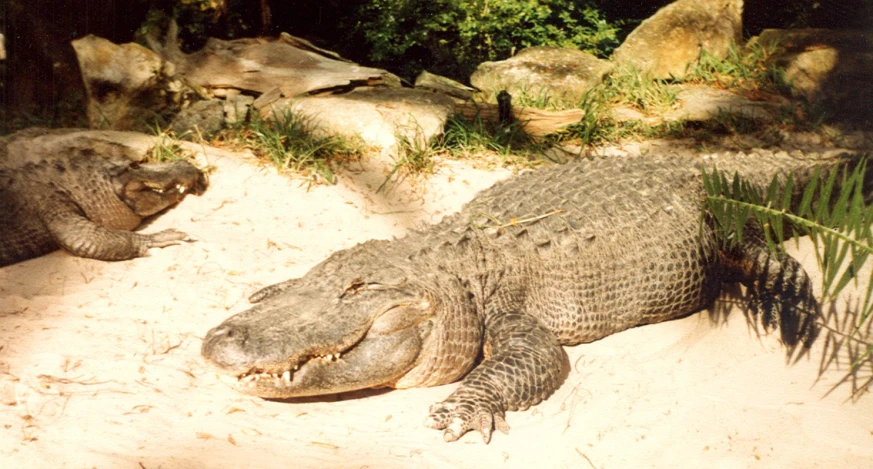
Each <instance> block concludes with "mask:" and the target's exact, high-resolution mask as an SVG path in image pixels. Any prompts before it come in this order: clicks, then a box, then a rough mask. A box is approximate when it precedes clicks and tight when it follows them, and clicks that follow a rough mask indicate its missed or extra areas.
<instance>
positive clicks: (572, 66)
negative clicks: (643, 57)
mask: <svg viewBox="0 0 873 469" xmlns="http://www.w3.org/2000/svg"><path fill="white" fill-rule="evenodd" d="M611 68H612V65H611V64H610V63H609V62H608V61H606V60H601V59H598V58H597V57H594V56H593V55H591V54H589V53H587V52H582V51H580V50H576V49H567V48H560V47H530V48H527V49H524V50H522V51H521V52H519V53H518V54H517V55H515V56H514V57H511V58H509V59H507V60H502V61H499V62H484V63H482V64H481V65H479V67H478V68H477V69H476V71H475V72H474V73H473V75H472V76H471V77H470V83H471V84H472V85H473V86H474V87H475V88H477V89H479V90H480V91H481V92H482V93H483V94H484V95H485V98H486V100H488V101H492V100H493V99H494V97H495V96H497V93H499V92H500V91H501V90H506V91H508V92H509V94H511V95H512V96H513V97H514V98H515V99H519V98H522V97H524V96H525V95H526V96H528V97H537V96H539V95H541V94H542V95H546V96H549V97H550V98H551V99H553V100H560V101H571V102H572V101H577V100H579V99H580V98H581V97H582V96H583V95H584V94H585V92H586V91H587V90H588V89H589V88H591V87H592V86H594V85H596V84H598V83H600V81H601V80H602V79H603V77H604V76H605V75H606V74H607V73H609V70H610V69H611Z"/></svg>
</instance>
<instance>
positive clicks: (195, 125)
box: [170, 99, 224, 138]
mask: <svg viewBox="0 0 873 469" xmlns="http://www.w3.org/2000/svg"><path fill="white" fill-rule="evenodd" d="M223 125H224V101H223V100H220V99H208V100H204V101H197V102H196V103H194V104H192V105H191V106H189V107H187V108H185V109H183V110H182V111H181V112H179V113H178V114H176V117H174V118H173V121H172V122H171V123H170V130H171V131H173V133H175V134H176V135H177V136H178V138H182V137H184V136H186V135H188V134H189V133H192V132H193V133H194V134H195V135H203V136H207V137H208V136H210V135H214V134H216V133H218V131H219V130H221V128H222V126H223Z"/></svg>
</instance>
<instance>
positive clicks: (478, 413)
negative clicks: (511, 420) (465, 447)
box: [424, 402, 509, 444]
mask: <svg viewBox="0 0 873 469" xmlns="http://www.w3.org/2000/svg"><path fill="white" fill-rule="evenodd" d="M424 425H425V426H426V427H428V428H434V429H437V430H445V431H444V432H443V439H444V440H445V441H457V440H458V439H460V438H461V437H462V436H464V434H465V433H467V432H468V431H470V430H476V431H478V432H479V433H481V434H482V441H484V442H485V443H486V444H488V443H490V442H491V434H492V433H493V432H494V429H495V428H496V429H497V430H500V431H501V432H503V433H509V424H507V423H506V418H505V416H504V414H503V412H499V411H491V410H488V409H486V408H484V406H478V405H476V404H474V403H463V404H457V403H450V402H442V403H439V404H434V405H432V406H431V407H430V415H429V416H428V417H427V419H426V420H425V422H424Z"/></svg>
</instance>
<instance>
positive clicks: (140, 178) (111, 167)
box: [0, 129, 206, 266]
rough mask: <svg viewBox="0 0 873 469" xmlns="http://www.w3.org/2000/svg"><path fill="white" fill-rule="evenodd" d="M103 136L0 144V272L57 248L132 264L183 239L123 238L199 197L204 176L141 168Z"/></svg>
mask: <svg viewBox="0 0 873 469" xmlns="http://www.w3.org/2000/svg"><path fill="white" fill-rule="evenodd" d="M116 133H117V134H122V133H120V132H116ZM108 135H109V132H104V133H102V134H101V133H99V132H89V131H81V130H75V129H62V130H51V131H50V130H46V129H27V130H24V131H21V132H18V133H15V134H12V135H10V136H7V137H4V138H2V139H0V240H2V242H0V266H5V265H9V264H14V263H16V262H20V261H23V260H26V259H30V258H34V257H38V256H41V255H43V254H47V253H49V252H52V251H55V250H57V249H60V248H63V249H64V250H66V251H68V252H70V253H71V254H73V255H76V256H81V257H89V258H93V259H101V260H124V259H132V258H134V257H140V256H143V255H145V254H146V252H147V251H148V249H149V248H157V247H164V246H168V245H171V244H177V243H178V242H179V241H182V240H184V239H186V238H187V235H186V234H185V233H182V232H180V231H177V230H174V229H168V230H164V231H160V232H157V233H152V234H141V233H134V232H132V231H131V230H133V229H134V228H136V227H137V226H139V225H140V224H141V222H142V221H143V219H144V218H145V217H149V216H151V215H154V214H156V213H158V212H161V211H162V210H164V209H166V208H167V207H170V206H172V205H175V204H176V203H178V202H179V201H181V200H182V198H184V197H185V195H186V194H188V193H194V194H198V195H199V194H201V193H202V192H203V191H204V190H205V188H206V178H205V176H204V174H203V173H202V172H201V171H200V170H198V169H197V168H196V167H195V166H194V165H192V164H191V163H188V162H186V161H183V160H178V161H172V162H168V163H158V162H144V161H143V160H144V158H145V155H144V154H143V153H142V152H137V151H136V150H135V149H134V148H133V147H130V146H127V145H124V144H122V143H117V142H113V141H112V140H111V138H108V137H107V136H108ZM142 137H145V136H142Z"/></svg>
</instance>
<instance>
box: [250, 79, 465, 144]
mask: <svg viewBox="0 0 873 469" xmlns="http://www.w3.org/2000/svg"><path fill="white" fill-rule="evenodd" d="M454 108H455V106H454V103H453V102H452V99H451V98H449V97H448V96H446V95H444V94H442V93H435V92H431V91H423V90H417V89H410V88H393V87H373V88H356V89H354V90H352V91H351V92H348V93H345V94H325V95H317V96H305V97H298V98H293V99H288V98H285V99H280V100H278V101H275V102H274V103H272V104H270V105H269V106H266V107H263V108H261V110H260V112H261V115H262V116H263V117H264V118H271V117H272V116H275V115H278V116H281V115H284V114H285V112H286V111H287V110H290V111H291V112H292V113H294V114H296V115H298V116H300V117H303V118H304V119H305V120H306V121H307V122H308V125H310V126H311V127H312V128H313V129H314V130H315V131H316V132H323V133H324V134H330V135H341V136H344V137H348V138H360V139H361V140H363V141H364V143H366V144H369V145H373V146H377V147H381V148H384V149H390V148H392V147H395V146H396V145H397V143H398V142H397V138H398V137H399V136H402V137H405V138H407V139H409V140H411V141H412V140H414V141H417V142H419V143H421V144H425V143H427V142H429V141H430V140H431V139H433V138H434V137H436V136H438V135H441V134H442V132H443V127H444V126H445V123H446V120H447V119H448V118H449V116H451V115H452V114H453V113H454Z"/></svg>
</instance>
